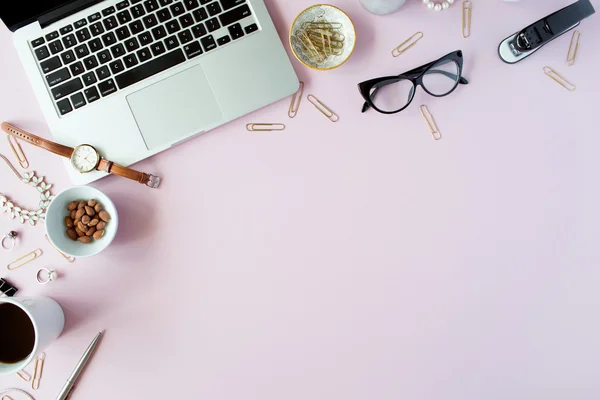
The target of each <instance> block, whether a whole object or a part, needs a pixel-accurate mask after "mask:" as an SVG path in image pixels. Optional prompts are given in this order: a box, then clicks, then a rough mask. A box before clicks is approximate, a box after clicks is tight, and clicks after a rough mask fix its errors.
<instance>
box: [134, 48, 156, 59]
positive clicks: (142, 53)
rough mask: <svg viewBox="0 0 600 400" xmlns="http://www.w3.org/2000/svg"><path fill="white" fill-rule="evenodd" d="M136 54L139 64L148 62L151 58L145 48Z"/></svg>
mask: <svg viewBox="0 0 600 400" xmlns="http://www.w3.org/2000/svg"><path fill="white" fill-rule="evenodd" d="M136 54H137V56H138V58H139V59H140V62H144V61H147V60H149V59H151V58H152V54H151V53H150V49H148V48H147V47H146V48H143V49H141V50H140V51H138V52H137V53H136Z"/></svg>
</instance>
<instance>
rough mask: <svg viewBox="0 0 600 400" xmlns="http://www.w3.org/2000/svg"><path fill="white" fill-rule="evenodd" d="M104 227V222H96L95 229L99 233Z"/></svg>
mask: <svg viewBox="0 0 600 400" xmlns="http://www.w3.org/2000/svg"><path fill="white" fill-rule="evenodd" d="M105 226H106V222H104V221H100V222H98V225H96V229H97V230H99V231H102V230H104V227H105Z"/></svg>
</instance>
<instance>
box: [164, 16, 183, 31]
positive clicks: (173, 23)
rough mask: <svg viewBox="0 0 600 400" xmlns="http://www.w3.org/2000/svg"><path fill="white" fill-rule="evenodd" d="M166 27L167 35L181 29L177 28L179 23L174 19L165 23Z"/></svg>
mask: <svg viewBox="0 0 600 400" xmlns="http://www.w3.org/2000/svg"><path fill="white" fill-rule="evenodd" d="M166 27H167V31H168V32H169V33H175V32H177V31H179V30H181V27H180V26H179V22H177V20H176V19H174V20H173V21H169V22H167V25H166Z"/></svg>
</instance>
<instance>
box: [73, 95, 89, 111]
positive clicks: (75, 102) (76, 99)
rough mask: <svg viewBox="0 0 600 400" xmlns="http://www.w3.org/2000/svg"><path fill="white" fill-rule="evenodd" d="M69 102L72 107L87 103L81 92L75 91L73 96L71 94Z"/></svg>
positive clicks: (79, 106) (76, 107)
mask: <svg viewBox="0 0 600 400" xmlns="http://www.w3.org/2000/svg"><path fill="white" fill-rule="evenodd" d="M71 103H73V107H75V109H78V108H81V107H83V106H85V105H86V104H87V103H86V102H85V99H84V98H83V94H82V93H75V94H74V95H73V96H71Z"/></svg>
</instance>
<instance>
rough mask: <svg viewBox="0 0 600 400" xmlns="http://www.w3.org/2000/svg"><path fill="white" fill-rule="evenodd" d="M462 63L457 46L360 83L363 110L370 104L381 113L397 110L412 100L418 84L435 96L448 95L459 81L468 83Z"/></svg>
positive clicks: (400, 109)
mask: <svg viewBox="0 0 600 400" xmlns="http://www.w3.org/2000/svg"><path fill="white" fill-rule="evenodd" d="M462 66H463V54H462V51H461V50H457V51H455V52H453V53H450V54H448V55H445V56H444V57H442V58H440V59H439V60H437V61H433V62H431V63H429V64H425V65H422V66H420V67H419V68H415V69H413V70H410V71H408V72H405V73H403V74H400V75H398V76H386V77H383V78H377V79H371V80H368V81H365V82H362V83H359V84H358V90H359V91H360V94H361V95H362V97H363V98H364V99H365V100H366V102H365V104H364V105H363V109H362V112H365V111H367V110H368V109H369V108H370V107H373V108H374V109H375V110H377V111H379V112H380V113H383V114H395V113H397V112H400V111H402V110H404V109H405V108H406V107H408V105H409V104H410V103H411V102H412V101H413V99H414V97H415V92H416V90H417V86H421V87H422V88H423V89H424V90H425V91H426V92H427V93H429V94H430V95H432V96H435V97H443V96H448V95H449V94H450V93H452V92H453V91H454V90H455V89H456V87H457V86H458V84H459V83H461V84H463V85H466V84H468V83H469V81H467V80H466V79H465V78H463V77H462V76H461V75H462Z"/></svg>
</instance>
